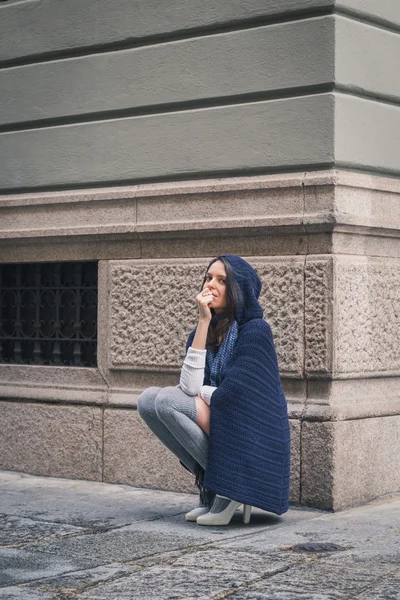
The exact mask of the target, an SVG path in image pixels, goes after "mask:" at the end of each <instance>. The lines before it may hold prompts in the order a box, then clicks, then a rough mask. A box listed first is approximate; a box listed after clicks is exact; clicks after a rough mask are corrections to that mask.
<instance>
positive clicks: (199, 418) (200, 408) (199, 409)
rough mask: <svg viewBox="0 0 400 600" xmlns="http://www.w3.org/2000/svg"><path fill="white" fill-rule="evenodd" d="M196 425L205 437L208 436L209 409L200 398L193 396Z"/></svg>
mask: <svg viewBox="0 0 400 600" xmlns="http://www.w3.org/2000/svg"><path fill="white" fill-rule="evenodd" d="M195 400H196V423H197V425H198V426H199V427H201V429H202V430H203V431H204V433H205V434H206V435H208V436H209V435H210V407H209V406H208V404H207V403H206V402H204V400H203V398H202V397H201V396H195Z"/></svg>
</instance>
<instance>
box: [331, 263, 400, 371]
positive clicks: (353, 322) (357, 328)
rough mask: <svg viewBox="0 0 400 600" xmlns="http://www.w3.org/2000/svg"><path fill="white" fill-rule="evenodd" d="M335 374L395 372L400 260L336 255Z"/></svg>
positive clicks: (399, 351)
mask: <svg viewBox="0 0 400 600" xmlns="http://www.w3.org/2000/svg"><path fill="white" fill-rule="evenodd" d="M335 306H336V319H335V333H336V335H335V356H336V361H335V372H336V373H338V374H339V373H343V374H346V375H349V374H354V375H356V376H359V375H369V374H374V375H399V374H400V343H399V340H400V260H399V259H388V258H385V259H382V258H375V257H365V258H361V259H356V258H354V257H340V259H338V261H337V264H336V303H335Z"/></svg>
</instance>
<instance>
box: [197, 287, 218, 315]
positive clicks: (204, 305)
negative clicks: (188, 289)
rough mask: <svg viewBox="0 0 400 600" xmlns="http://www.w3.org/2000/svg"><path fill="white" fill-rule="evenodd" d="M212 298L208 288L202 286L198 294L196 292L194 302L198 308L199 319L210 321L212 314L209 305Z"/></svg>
mask: <svg viewBox="0 0 400 600" xmlns="http://www.w3.org/2000/svg"><path fill="white" fill-rule="evenodd" d="M213 298H214V296H213V295H212V293H211V290H209V289H208V288H204V289H203V290H202V291H201V292H200V294H197V296H196V303H197V307H198V309H199V321H211V317H212V314H211V310H210V308H209V306H210V304H211V303H212V301H213Z"/></svg>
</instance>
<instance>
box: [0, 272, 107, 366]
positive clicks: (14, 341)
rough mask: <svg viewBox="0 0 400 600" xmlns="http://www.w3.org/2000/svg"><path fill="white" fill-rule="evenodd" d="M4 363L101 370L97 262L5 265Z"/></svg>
mask: <svg viewBox="0 0 400 600" xmlns="http://www.w3.org/2000/svg"><path fill="white" fill-rule="evenodd" d="M0 363H3V364H4V363H5V364H25V365H52V366H71V367H95V366H96V365H97V262H79V263H78V262H73V263H67V262H65V263H35V264H32V263H27V264H16V265H13V264H6V265H0Z"/></svg>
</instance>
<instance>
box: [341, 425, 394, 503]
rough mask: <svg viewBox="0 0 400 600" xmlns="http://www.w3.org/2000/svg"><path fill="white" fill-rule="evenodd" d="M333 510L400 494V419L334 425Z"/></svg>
mask: <svg viewBox="0 0 400 600" xmlns="http://www.w3.org/2000/svg"><path fill="white" fill-rule="evenodd" d="M334 436H335V444H334V462H333V469H334V486H333V506H332V508H333V509H335V510H339V509H341V508H345V507H347V506H352V505H355V504H362V503H364V502H368V501H370V500H374V499H375V498H379V497H382V496H384V495H386V494H388V495H391V494H398V493H400V469H399V466H400V415H394V416H391V417H378V418H370V419H355V420H352V421H340V422H338V423H336V424H335V433H334Z"/></svg>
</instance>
